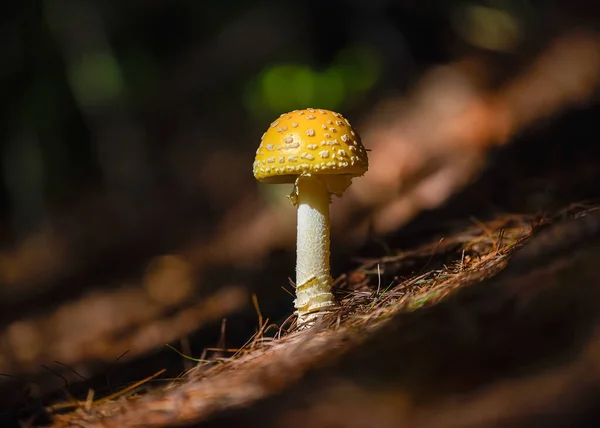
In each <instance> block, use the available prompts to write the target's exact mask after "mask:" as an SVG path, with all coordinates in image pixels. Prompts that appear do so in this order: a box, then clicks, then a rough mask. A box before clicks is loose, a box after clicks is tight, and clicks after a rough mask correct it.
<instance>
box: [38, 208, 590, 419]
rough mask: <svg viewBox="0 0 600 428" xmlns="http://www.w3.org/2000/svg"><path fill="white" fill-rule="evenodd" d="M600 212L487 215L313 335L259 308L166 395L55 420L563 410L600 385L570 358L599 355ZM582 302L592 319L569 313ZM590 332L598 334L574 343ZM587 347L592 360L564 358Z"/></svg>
mask: <svg viewBox="0 0 600 428" xmlns="http://www.w3.org/2000/svg"><path fill="white" fill-rule="evenodd" d="M597 211H600V205H596V204H593V203H590V204H578V205H572V206H570V207H568V208H566V209H564V210H561V211H559V212H556V213H554V214H553V215H549V216H533V215H501V216H497V217H496V218H493V219H491V220H487V221H478V220H472V221H471V225H470V226H469V227H466V228H463V229H460V230H457V231H455V232H454V233H452V234H448V235H447V236H440V237H437V238H436V239H434V240H432V241H431V242H429V243H427V244H425V245H421V246H419V247H418V248H414V249H411V250H408V251H401V252H397V253H395V254H391V255H388V256H385V257H383V258H376V259H369V260H363V261H362V266H360V267H359V268H358V269H356V270H353V271H351V272H348V273H347V274H345V275H342V276H341V277H340V278H338V279H337V280H336V282H335V293H336V295H337V298H338V301H339V303H340V304H339V307H338V308H337V309H336V310H335V311H333V312H332V313H330V314H327V315H326V316H324V317H323V319H322V320H321V321H320V322H318V323H317V324H316V325H315V326H313V327H312V328H310V329H307V330H298V329H297V328H296V326H295V324H294V321H293V317H290V318H288V320H286V322H284V323H283V324H282V325H276V324H273V323H270V322H269V320H268V319H264V318H263V316H262V314H261V312H260V307H259V302H258V301H256V299H254V303H255V308H256V313H257V318H258V325H259V328H258V329H257V331H256V333H255V334H254V335H253V336H252V337H251V338H249V339H248V341H247V343H246V344H245V345H244V346H243V347H241V348H240V349H234V350H231V349H223V350H222V352H217V353H215V354H214V356H213V357H212V358H210V359H203V360H198V361H197V362H196V363H195V366H194V367H193V368H192V369H191V370H188V371H187V372H186V373H184V374H182V375H181V376H180V377H179V378H177V379H175V380H173V381H171V382H169V383H168V384H167V385H163V386H160V387H156V386H154V384H152V383H151V382H150V381H151V380H152V379H153V378H154V377H156V376H158V375H160V374H161V373H160V372H159V373H156V374H149V375H150V376H149V377H148V378H146V379H142V380H140V381H139V382H137V383H135V384H133V385H130V386H128V387H125V388H122V389H121V390H120V391H117V392H116V393H114V394H111V395H109V396H105V397H96V396H95V395H94V392H93V391H92V390H90V392H89V394H88V398H87V399H86V400H74V399H73V400H68V401H65V402H59V403H55V404H53V405H51V406H49V407H47V411H48V412H49V414H51V415H52V418H53V420H54V423H53V425H52V426H54V427H67V426H69V427H72V426H81V427H84V426H85V427H91V426H106V427H108V426H111V427H112V426H123V427H124V426H147V427H159V426H177V425H188V424H199V425H202V426H203V424H204V425H206V426H237V425H238V423H242V422H243V423H245V424H246V425H245V426H255V424H256V425H260V426H285V427H292V426H306V425H308V426H340V427H342V426H356V427H359V426H365V424H366V423H371V424H373V423H374V424H375V425H374V426H394V425H395V424H396V423H398V422H400V421H404V422H405V423H406V424H407V425H406V426H447V425H448V423H449V421H453V425H454V426H502V425H501V424H500V425H495V423H496V422H497V421H498V420H499V419H498V416H500V417H501V418H500V419H502V418H503V417H506V418H508V419H507V420H512V421H513V422H514V425H511V426H526V425H519V424H518V423H517V422H518V420H517V419H515V418H516V417H517V416H518V417H525V416H527V417H533V416H535V415H537V416H539V415H540V414H546V413H545V412H546V411H548V412H550V413H552V412H554V413H556V412H557V411H558V410H557V407H554V408H553V407H552V405H553V403H555V401H556V399H557V397H564V398H565V399H567V398H568V399H571V398H573V397H575V396H576V395H577V394H573V393H572V392H573V391H572V390H577V391H583V390H586V388H588V387H589V388H591V389H594V388H595V387H596V386H598V384H597V383H590V384H589V385H586V386H585V388H583V389H582V388H579V387H578V386H577V382H579V381H581V379H580V378H579V377H578V376H579V374H577V375H576V374H574V373H575V372H577V373H579V372H580V370H581V364H583V363H581V364H579V365H577V364H575V365H574V363H573V362H569V361H571V360H572V361H579V360H580V359H581V358H583V359H584V360H585V361H587V362H589V361H590V355H592V354H593V353H594V352H597V351H598V349H596V348H598V343H597V342H598V339H597V337H596V336H597V335H593V334H592V336H593V337H595V339H594V338H592V339H589V337H588V336H585V335H584V336H581V334H582V333H581V332H583V331H586V332H587V331H590V328H589V327H590V326H596V327H597V326H599V325H600V324H597V321H598V320H597V316H595V315H593V311H592V312H590V311H589V309H590V308H592V309H593V308H595V307H596V306H599V305H600V304H598V303H596V302H593V297H594V296H595V294H597V293H596V292H595V291H594V290H593V289H595V287H597V286H598V284H596V285H595V287H591V288H581V287H579V286H578V285H577V284H580V283H582V284H583V283H589V281H588V280H589V279H590V278H597V277H598V275H597V274H594V272H593V270H589V269H583V268H581V264H582V263H583V265H584V266H588V265H590V263H589V261H586V260H588V259H589V257H588V258H586V257H584V258H583V259H581V257H579V256H574V255H573V254H574V253H575V251H574V250H573V248H574V245H575V244H573V243H574V242H575V243H578V244H577V245H576V248H578V249H581V248H587V247H585V246H582V245H580V244H581V242H582V240H586V239H590V237H593V236H595V235H596V234H598V231H599V230H600V221H599V220H598V219H599V218H600V217H599V216H598V215H597V214H598V212H597ZM590 219H591V220H590ZM564 220H567V221H566V222H565V221H564ZM555 223H558V226H556V227H555V226H554V224H555ZM563 223H565V224H566V226H563ZM582 225H583V226H582ZM538 235H539V236H538ZM532 237H533V239H532ZM530 240H533V241H534V242H533V243H528V241H530ZM526 244H528V245H526ZM524 245H525V246H526V248H522V247H523V246H524ZM527 248H529V249H527ZM515 252H516V253H517V257H516V259H517V260H516V261H514V262H513V261H511V259H512V257H513V255H514V253H515ZM588 253H589V251H588ZM588 253H586V254H588ZM565 257H566V259H565ZM557 260H558V261H557ZM565 260H566V261H565ZM581 260H583V261H581ZM586 263H587V264H586ZM574 264H578V266H579V267H578V269H577V277H572V276H571V277H569V275H574V274H573V273H572V272H571V271H572V269H571V268H572V267H573V265H574ZM507 265H508V266H509V268H507ZM540 265H541V266H547V267H541V268H540V267H539V266H540ZM524 266H526V267H524ZM511 267H512V269H511ZM557 270H559V271H560V272H558V271H557ZM502 271H508V272H502ZM500 272H502V275H499V273H500ZM569 272H570V273H569ZM586 275H588V276H589V275H591V277H590V278H587V277H586ZM561 278H562V279H561ZM565 278H568V279H565ZM565 281H566V282H565ZM567 286H570V287H571V293H570V294H569V295H568V296H567V295H566V294H565V293H564V290H563V288H564V287H567ZM557 293H558V294H557ZM590 293H591V294H590ZM592 294H593V295H594V296H592ZM569 296H570V297H569ZM591 302H592V303H591ZM578 305H579V308H580V309H581V311H583V312H582V313H583V314H584V315H581V314H582V313H580V314H577V315H573V314H572V313H570V312H569V311H570V310H571V309H572V308H573V307H578ZM553 308H555V309H556V308H558V309H556V310H553ZM599 313H600V312H599ZM500 323H503V330H502V331H500V330H498V329H499V324H500ZM576 324H577V325H579V324H581V325H583V326H585V328H580V329H578V331H579V333H575V332H573V333H572V334H571V333H570V332H569V328H571V327H573V328H574V326H575V325H576ZM559 325H560V326H559ZM592 330H593V329H592ZM540 333H542V334H540ZM530 335H533V336H532V337H530ZM588 340H591V342H590V343H593V344H594V346H592V347H589V346H588V347H587V348H589V349H587V348H586V349H587V350H585V349H584V350H583V351H581V352H582V355H584V356H582V357H573V358H565V357H564V352H565V351H566V350H571V351H572V352H574V353H578V352H579V351H578V350H579V345H578V344H579V343H581V342H586V341H588ZM524 343H528V344H524ZM533 344H535V345H533ZM584 348H585V346H584ZM590 349H592V350H593V349H595V351H593V352H592V351H590ZM569 352H570V351H569ZM590 352H592V354H590ZM513 353H514V354H515V355H518V357H516V358H514V357H513V356H512V354H513ZM572 365H574V366H573V367H572V368H571V366H572ZM596 377H598V376H596ZM592 379H593V376H591V377H590V382H591V380H592ZM596 380H597V379H596ZM573 382H575V383H573ZM594 385H596V386H594ZM579 386H581V385H579ZM538 388H542V389H541V390H538ZM533 391H536V392H535V393H534V392H533ZM532 394H533V396H532ZM577 396H580V394H579V395H577ZM299 397H300V398H299ZM519 400H521V401H519ZM586 402H587V401H585V400H584V401H580V402H579V405H578V406H579V407H578V408H581V407H582V406H584V407H585V403H586ZM457 403H461V407H460V409H462V410H460V409H459V407H457ZM565 406H566V407H569V406H568V405H566V404H565V402H563V403H562V407H563V408H564V407H565ZM559 407H560V406H559ZM358 408H361V409H362V410H361V411H358V410H357V409H358ZM569 408H570V407H569ZM432 409H434V410H436V411H435V412H433V413H432V412H431V410H432ZM567 410H568V409H567ZM367 413H368V414H369V416H367V415H366V414H367ZM532 415H533V416H532ZM365 418H367V419H365ZM557 420H558V419H557ZM236 421H237V422H236ZM493 421H494V423H492V422H493Z"/></svg>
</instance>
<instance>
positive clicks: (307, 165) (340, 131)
mask: <svg viewBox="0 0 600 428" xmlns="http://www.w3.org/2000/svg"><path fill="white" fill-rule="evenodd" d="M367 169H368V158H367V151H366V150H365V148H364V146H363V145H362V142H361V139H360V137H359V135H358V134H357V133H356V131H355V130H354V129H353V128H352V126H351V125H350V122H348V120H347V119H345V118H344V117H343V116H342V115H341V114H339V113H335V112H333V111H329V110H323V109H312V108H309V109H306V110H294V111H292V112H289V113H284V114H282V115H281V116H280V117H279V119H277V120H275V121H274V122H273V123H271V126H270V127H269V129H268V130H267V132H265V133H264V134H263V136H262V139H261V142H260V146H259V147H258V150H257V151H256V158H255V161H254V168H253V170H254V177H255V178H256V179H257V180H258V181H260V182H262V183H270V184H277V183H294V189H293V191H292V193H291V194H290V195H289V199H290V201H291V202H292V204H294V205H296V206H297V207H298V232H297V233H298V236H297V246H296V300H295V301H294V305H295V307H296V310H297V311H296V313H297V315H298V324H299V325H302V324H307V323H308V322H309V321H312V320H314V319H315V318H316V316H317V314H318V313H322V312H324V311H327V310H328V309H330V308H331V307H332V306H334V299H333V294H332V293H331V284H332V279H331V274H330V268H329V240H330V239H329V236H330V231H329V203H330V202H331V194H334V195H336V196H342V194H343V193H344V191H345V190H346V189H347V188H348V187H349V186H350V184H351V182H352V179H353V178H354V177H359V176H361V175H363V174H364V173H365V172H366V171H367Z"/></svg>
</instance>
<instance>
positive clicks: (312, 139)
mask: <svg viewBox="0 0 600 428" xmlns="http://www.w3.org/2000/svg"><path fill="white" fill-rule="evenodd" d="M368 167H369V162H368V158H367V151H366V150H365V148H364V146H363V144H362V142H361V139H360V136H359V135H358V133H357V132H356V131H355V130H354V129H353V128H352V125H350V122H348V120H347V119H346V118H344V116H342V115H341V114H340V113H336V112H333V111H330V110H323V109H312V108H308V109H306V110H294V111H292V112H289V113H284V114H282V115H281V116H280V117H279V119H277V120H276V121H274V122H273V123H271V126H270V127H269V129H268V130H267V132H265V133H264V134H263V137H262V139H261V142H260V146H259V147H258V150H257V151H256V158H255V160H254V177H256V179H257V180H259V181H261V182H263V183H293V182H295V180H296V178H297V177H298V176H299V175H305V174H311V175H323V176H325V175H326V176H329V175H334V174H335V175H344V176H346V177H347V178H348V180H347V182H348V184H349V181H350V180H351V178H352V177H358V176H361V175H363V174H364V173H365V172H366V171H367V169H368ZM331 178H333V177H331ZM345 187H347V186H345ZM333 193H339V192H335V191H334V192H333Z"/></svg>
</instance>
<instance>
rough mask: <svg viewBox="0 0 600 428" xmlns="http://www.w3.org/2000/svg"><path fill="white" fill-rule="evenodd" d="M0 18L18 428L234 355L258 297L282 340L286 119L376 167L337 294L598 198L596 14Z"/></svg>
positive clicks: (311, 9)
mask: <svg viewBox="0 0 600 428" xmlns="http://www.w3.org/2000/svg"><path fill="white" fill-rule="evenodd" d="M0 10H1V11H2V13H1V14H0V34H1V35H2V37H1V39H0V48H1V50H0V52H2V61H1V63H0V64H1V65H0V82H1V85H2V89H3V91H2V103H1V107H0V108H1V109H2V114H1V115H0V121H1V122H0V124H1V125H0V130H1V139H0V153H1V160H2V163H1V164H0V172H1V176H0V246H1V249H0V373H2V376H0V392H1V393H2V394H3V395H7V394H9V393H10V400H8V399H7V400H3V401H4V402H5V403H6V405H5V407H6V408H7V410H6V411H7V412H8V413H6V414H7V415H9V416H14V414H15V413H14V412H15V411H16V410H15V409H16V408H23V406H25V407H27V408H28V409H31V408H35V406H36V405H38V404H39V400H40V399H42V398H43V397H48V394H54V395H51V397H52V398H55V399H58V398H61V397H63V396H64V394H65V390H68V391H69V393H70V394H75V395H77V394H78V393H81V394H83V395H84V396H85V391H87V388H88V387H89V386H90V385H91V384H92V383H93V382H95V383H94V385H95V388H96V389H97V390H99V391H100V392H105V393H109V392H110V391H112V388H113V387H114V385H117V384H123V383H124V382H129V381H132V380H137V379H140V378H143V377H145V376H148V375H150V374H152V373H153V372H155V371H156V370H158V369H160V368H164V367H167V368H168V369H169V372H168V374H169V376H176V375H177V374H178V373H180V372H181V371H183V370H184V369H185V368H188V367H189V364H190V363H189V362H188V361H186V360H185V359H184V358H182V357H180V356H179V355H177V354H176V353H175V352H173V351H172V350H170V349H167V348H165V347H164V344H165V343H171V344H172V345H173V346H175V347H176V348H178V349H181V350H182V352H184V353H186V354H189V355H192V356H195V357H201V358H204V357H209V356H214V355H217V356H223V357H226V356H228V355H230V354H227V351H223V350H224V349H228V348H236V347H239V346H241V345H242V344H243V343H244V341H245V340H247V339H248V338H249V337H250V336H251V335H252V333H254V331H255V330H256V328H257V323H258V320H257V314H256V309H255V307H254V306H253V304H252V299H251V295H252V293H255V294H256V295H257V301H258V304H259V306H260V309H261V311H262V315H263V316H265V317H269V318H270V319H271V320H272V322H276V323H278V324H281V323H282V322H283V321H284V320H285V319H286V318H287V317H288V315H290V314H291V312H292V300H293V299H292V297H291V296H290V295H289V293H286V291H285V290H283V289H282V288H287V290H288V291H290V290H292V288H291V287H290V286H289V284H288V280H287V278H288V277H291V278H293V276H294V275H293V273H294V238H295V229H294V227H295V226H294V225H295V216H294V208H293V207H292V206H291V205H290V204H289V203H288V202H287V200H286V198H285V195H286V193H287V192H289V190H290V189H288V188H286V186H266V185H259V184H258V183H256V181H255V180H254V178H253V176H252V173H251V164H252V161H253V156H254V152H255V150H256V147H257V145H258V143H259V141H260V136H261V134H262V133H263V132H264V130H265V129H266V127H267V126H268V124H269V123H270V121H272V120H273V119H274V118H275V117H277V116H278V115H279V114H281V113H283V112H285V111H288V110H293V109H297V108H305V107H311V106H312V107H318V108H326V109H333V110H336V111H340V112H342V113H344V114H345V115H346V116H347V117H348V118H349V119H350V120H351V122H352V123H353V124H354V125H355V126H356V127H357V128H358V130H359V132H361V133H362V136H363V142H364V144H365V146H366V147H367V148H370V149H371V168H370V171H369V173H367V175H366V176H365V177H363V178H360V179H357V180H355V185H354V187H353V188H351V189H350V190H349V191H348V194H347V195H345V196H344V198H342V199H340V200H336V201H334V203H333V205H332V217H333V220H332V221H333V223H334V225H333V227H334V234H333V238H334V243H333V253H334V260H333V263H334V264H333V270H334V274H335V275H340V274H342V273H344V272H347V271H348V270H350V269H353V268H355V267H356V266H358V263H357V262H356V261H355V260H354V259H353V257H354V256H358V255H362V256H365V255H370V256H381V255H384V254H386V252H389V251H391V250H390V248H391V249H394V248H398V246H408V245H410V244H411V243H412V242H416V241H418V240H422V239H425V238H426V237H427V236H431V235H432V234H433V233H437V232H439V231H440V230H443V227H442V226H440V224H441V223H440V219H447V218H449V216H453V217H452V218H459V219H460V218H468V217H469V216H474V215H477V216H485V215H486V213H490V212H498V211H527V212H542V211H544V210H549V209H552V208H553V207H558V206H561V204H565V203H569V202H575V201H577V200H579V199H584V198H585V199H589V198H593V197H597V196H598V183H599V181H598V175H597V171H598V168H597V166H598V164H597V161H598V159H599V157H598V153H599V149H598V148H597V145H598V143H597V142H598V131H597V123H598V120H597V119H598V103H597V97H596V94H597V87H598V82H599V80H600V47H599V46H600V38H599V35H598V32H597V30H598V28H599V27H600V25H599V24H600V8H599V6H598V5H597V4H594V2H588V1H584V0H579V1H569V2H566V1H559V0H553V1H543V2H541V1H537V2H536V1H513V0H496V1H455V0H453V1H441V0H440V1H429V2H422V1H411V0H406V1H389V0H372V1H369V2H365V1H357V0H348V1H323V0H321V1H312V0H309V1H304V2H289V3H285V2H276V1H261V2H258V1H221V2H210V1H206V2H202V1H179V0H178V1H157V0H156V1H135V0H132V1H127V2H124V1H123V2H116V1H111V0H107V1H104V2H99V1H90V0H80V1H77V2H68V1H64V0H47V1H43V2H39V1H24V2H17V1H12V2H11V1H8V2H5V3H4V4H3V6H1V7H0ZM280 187H281V189H280ZM461 189H466V190H461ZM459 190H461V192H462V193H461V192H459V194H458V196H453V195H456V192H458V191H459ZM449 198H450V199H449ZM440 206H443V208H442V209H441V210H440V209H438V208H439V207H440ZM435 209H437V210H435ZM424 210H426V211H428V213H427V214H426V215H423V216H421V215H420V213H421V212H422V211H424ZM430 210H434V211H430ZM403 225H404V226H405V227H404V228H402V229H401V227H402V226H403ZM381 239H383V240H384V242H385V244H382V243H381V242H382V241H381ZM399 243H400V244H399ZM223 319H227V321H226V322H223V321H222V320H223ZM211 347H217V348H219V349H220V350H218V351H216V352H215V351H211V350H210V349H209V350H208V351H207V350H206V348H211ZM107 373H110V375H107ZM98 384H102V385H103V387H99V386H98ZM65 385H66V388H65ZM77 385H79V386H77ZM78 388H79V389H78ZM103 388H104V391H103ZM14 391H19V392H18V394H15V393H14ZM57 391H58V392H57ZM81 394H80V395H81ZM36 403H37V404H36Z"/></svg>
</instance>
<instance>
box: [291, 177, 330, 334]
mask: <svg viewBox="0 0 600 428" xmlns="http://www.w3.org/2000/svg"><path fill="white" fill-rule="evenodd" d="M296 192H297V198H298V199H297V201H298V237H297V248H296V251H297V254H296V257H297V259H296V300H295V302H294V303H295V306H296V309H297V310H298V324H302V323H303V322H305V321H307V319H308V318H311V317H309V316H308V315H309V314H311V313H314V312H316V311H320V310H323V309H326V308H328V307H331V306H333V305H334V300H333V294H331V282H332V280H331V274H330V271H329V198H330V197H329V190H328V189H327V186H326V185H325V184H324V183H323V182H322V181H320V180H319V179H318V178H315V177H311V176H301V177H299V178H298V180H297V181H296Z"/></svg>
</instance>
